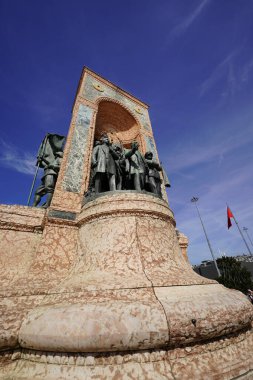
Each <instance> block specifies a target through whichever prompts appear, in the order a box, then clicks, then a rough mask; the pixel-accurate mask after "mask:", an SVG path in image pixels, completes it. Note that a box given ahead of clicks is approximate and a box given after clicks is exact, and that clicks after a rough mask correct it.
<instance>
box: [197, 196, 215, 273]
mask: <svg viewBox="0 0 253 380" xmlns="http://www.w3.org/2000/svg"><path fill="white" fill-rule="evenodd" d="M198 200H199V198H197V197H192V199H191V202H192V203H194V204H195V206H196V209H197V212H198V215H199V219H200V222H201V225H202V227H203V231H204V234H205V237H206V241H207V244H208V247H209V249H210V252H211V255H212V257H213V261H214V265H215V268H216V270H217V273H218V277H220V276H221V274H220V270H219V268H218V265H217V262H216V259H215V256H214V253H213V250H212V246H211V243H210V241H209V239H208V236H207V233H206V229H205V226H204V223H203V220H202V218H201V215H200V212H199V209H198V206H197V202H198Z"/></svg>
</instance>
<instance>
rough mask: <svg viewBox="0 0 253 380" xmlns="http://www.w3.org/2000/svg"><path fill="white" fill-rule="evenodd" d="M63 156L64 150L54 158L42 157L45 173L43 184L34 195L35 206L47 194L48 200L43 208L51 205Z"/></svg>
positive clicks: (41, 161)
mask: <svg viewBox="0 0 253 380" xmlns="http://www.w3.org/2000/svg"><path fill="white" fill-rule="evenodd" d="M62 157H63V152H62V151H60V152H56V153H55V155H54V158H48V160H47V159H46V158H45V157H41V158H40V167H43V168H44V175H43V177H42V178H41V185H40V186H39V187H38V188H37V190H36V191H35V195H34V201H33V207H36V206H38V204H39V203H40V201H41V198H42V197H43V196H44V195H46V194H47V199H46V202H45V203H44V204H43V205H42V207H43V208H47V207H49V206H50V203H51V200H52V197H53V192H54V188H55V185H56V180H57V177H58V173H59V170H60V166H61V160H62Z"/></svg>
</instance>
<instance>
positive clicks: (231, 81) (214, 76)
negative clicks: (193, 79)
mask: <svg viewBox="0 0 253 380" xmlns="http://www.w3.org/2000/svg"><path fill="white" fill-rule="evenodd" d="M237 53H238V49H235V50H234V51H233V52H232V53H230V54H229V55H228V56H227V57H226V58H225V59H224V60H222V61H221V62H220V63H219V64H218V65H217V66H216V68H215V69H214V70H213V71H212V73H211V74H210V76H209V77H208V78H206V79H205V80H204V81H203V82H202V84H201V85H200V96H203V95H205V94H206V93H207V92H208V91H209V90H211V89H212V87H213V86H214V85H215V84H216V83H217V82H218V81H220V80H221V79H222V77H223V76H225V75H228V76H227V83H228V85H230V86H231V85H232V86H234V85H235V75H234V69H233V66H232V63H231V62H232V60H233V58H234V57H235V56H236V54H237Z"/></svg>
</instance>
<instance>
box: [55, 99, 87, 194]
mask: <svg viewBox="0 0 253 380" xmlns="http://www.w3.org/2000/svg"><path fill="white" fill-rule="evenodd" d="M92 112H93V111H92V109H91V108H89V107H88V106H86V105H83V104H80V106H79V110H78V114H77V120H76V125H75V132H74V135H73V139H72V144H71V148H70V153H69V157H68V163H67V168H66V172H65V176H64V179H63V185H62V186H63V189H64V190H66V191H71V192H74V193H79V192H80V191H81V182H82V172H83V166H84V160H85V152H86V151H87V144H88V135H89V127H90V123H91V119H92Z"/></svg>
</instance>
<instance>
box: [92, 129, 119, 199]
mask: <svg viewBox="0 0 253 380" xmlns="http://www.w3.org/2000/svg"><path fill="white" fill-rule="evenodd" d="M117 159H118V155H117V154H116V153H115V152H114V150H113V148H112V146H111V144H110V141H109V139H108V136H107V135H103V136H102V137H101V139H100V144H98V145H96V146H94V148H93V152H92V160H91V168H92V170H93V173H94V186H95V193H101V192H103V191H108V190H110V191H115V190H116V164H115V160H117Z"/></svg>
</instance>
